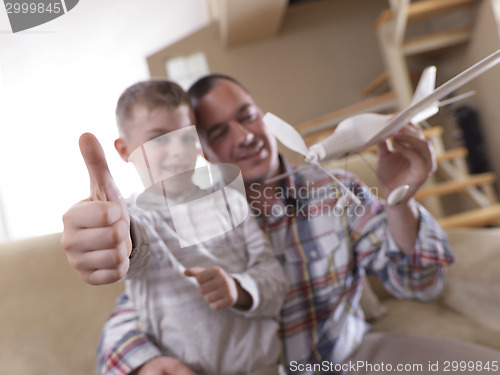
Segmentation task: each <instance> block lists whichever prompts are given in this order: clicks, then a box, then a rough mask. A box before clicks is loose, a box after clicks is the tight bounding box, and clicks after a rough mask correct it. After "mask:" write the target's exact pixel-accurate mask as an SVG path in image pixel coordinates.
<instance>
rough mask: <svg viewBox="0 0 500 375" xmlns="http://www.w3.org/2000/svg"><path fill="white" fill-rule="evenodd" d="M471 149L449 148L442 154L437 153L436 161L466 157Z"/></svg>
mask: <svg viewBox="0 0 500 375" xmlns="http://www.w3.org/2000/svg"><path fill="white" fill-rule="evenodd" d="M468 153H469V151H468V150H467V149H466V148H465V147H457V148H453V149H451V150H447V151H445V152H443V153H441V154H437V155H436V162H437V163H441V162H443V161H450V160H455V159H458V158H465V157H466V156H467V154H468Z"/></svg>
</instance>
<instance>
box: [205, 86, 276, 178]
mask: <svg viewBox="0 0 500 375" xmlns="http://www.w3.org/2000/svg"><path fill="white" fill-rule="evenodd" d="M196 115H197V116H196V117H197V118H198V124H197V127H198V130H199V134H200V138H201V141H202V143H203V146H204V147H203V149H204V152H205V155H206V156H207V157H208V159H209V160H210V161H212V162H217V163H233V164H236V165H237V166H238V167H239V168H240V169H241V173H242V175H243V179H244V180H245V184H247V185H248V184H251V183H253V182H263V181H264V180H265V179H267V178H269V177H271V176H274V175H276V174H277V173H278V168H279V161H278V148H277V144H276V139H275V138H274V136H273V135H272V134H271V133H270V132H269V130H268V129H267V128H266V126H265V125H264V122H263V121H262V112H261V110H260V109H259V108H258V107H257V106H256V105H255V103H254V101H253V99H252V97H251V96H250V95H249V94H248V93H247V92H245V90H243V89H242V88H241V87H240V86H238V85H237V84H235V83H234V82H231V81H228V80H220V81H219V82H218V83H217V84H216V86H215V87H214V88H213V89H212V90H211V91H210V92H209V93H208V94H207V95H205V96H204V97H203V98H202V99H201V100H200V101H199V102H198V106H197V108H196Z"/></svg>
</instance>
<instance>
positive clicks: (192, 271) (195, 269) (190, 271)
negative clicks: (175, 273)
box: [184, 267, 204, 277]
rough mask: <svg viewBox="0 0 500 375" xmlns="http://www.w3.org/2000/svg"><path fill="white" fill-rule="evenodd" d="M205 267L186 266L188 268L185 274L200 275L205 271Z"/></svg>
mask: <svg viewBox="0 0 500 375" xmlns="http://www.w3.org/2000/svg"><path fill="white" fill-rule="evenodd" d="M203 270H204V268H202V267H191V268H186V270H185V271H184V275H186V276H190V277H192V276H194V277H198V276H199V275H200V274H201V273H202V272H203Z"/></svg>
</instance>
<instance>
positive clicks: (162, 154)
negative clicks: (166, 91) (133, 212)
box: [115, 105, 199, 196]
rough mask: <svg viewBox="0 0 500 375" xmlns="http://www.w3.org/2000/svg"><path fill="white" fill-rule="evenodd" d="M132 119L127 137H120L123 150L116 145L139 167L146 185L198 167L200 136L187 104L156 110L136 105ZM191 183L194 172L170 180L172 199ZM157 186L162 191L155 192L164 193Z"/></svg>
mask: <svg viewBox="0 0 500 375" xmlns="http://www.w3.org/2000/svg"><path fill="white" fill-rule="evenodd" d="M131 117H132V118H131V119H130V120H129V123H128V126H129V129H128V130H129V131H128V136H127V138H126V139H124V138H120V139H122V149H121V150H120V149H119V146H118V145H117V144H116V143H115V146H116V148H117V150H118V152H119V153H120V155H121V156H122V158H124V159H125V158H126V159H125V160H128V161H131V162H132V163H133V164H134V165H135V167H136V169H137V171H138V173H139V175H140V177H141V179H142V181H143V183H144V185H145V186H150V185H152V184H154V183H157V182H160V181H162V180H164V179H166V178H168V177H171V176H174V175H178V174H181V173H182V172H187V171H191V170H193V169H194V168H195V165H196V158H197V156H198V155H199V150H198V148H197V147H198V145H197V141H198V137H197V134H196V131H195V129H194V127H191V126H192V124H193V123H194V120H193V115H192V112H191V110H190V108H189V107H188V106H187V105H182V106H180V107H178V108H176V109H169V108H165V107H159V108H156V109H153V110H149V109H147V108H146V107H145V106H143V105H136V106H135V107H134V108H133V110H132V116H131ZM117 142H118V140H117ZM118 143H119V142H118ZM123 146H124V147H123ZM145 158H146V162H145ZM189 184H191V173H182V175H180V176H179V177H178V178H175V179H169V180H168V181H167V182H166V183H165V184H164V187H165V190H166V192H167V194H168V195H169V196H176V195H178V194H179V193H181V192H182V191H183V190H184V189H185V188H186V187H187V186H188V185H189ZM155 186H158V189H159V190H160V191H156V190H158V189H155V188H153V189H155V192H157V193H161V192H162V189H161V187H159V186H160V184H157V185H155Z"/></svg>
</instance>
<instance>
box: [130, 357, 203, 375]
mask: <svg viewBox="0 0 500 375" xmlns="http://www.w3.org/2000/svg"><path fill="white" fill-rule="evenodd" d="M132 374H133V375H196V374H195V373H194V372H192V371H191V370H190V369H189V368H188V367H187V366H186V365H184V364H183V363H182V362H181V361H179V360H177V359H174V358H167V357H156V358H153V359H151V360H149V361H148V362H146V363H145V364H144V365H142V366H141V368H139V369H138V370H135V371H132V373H131V375H132Z"/></svg>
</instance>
